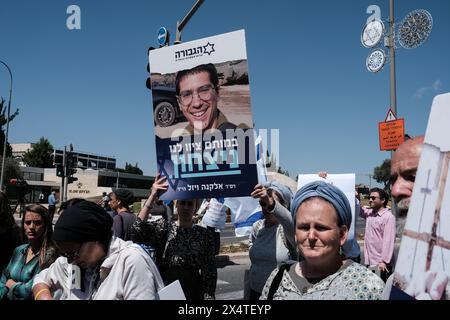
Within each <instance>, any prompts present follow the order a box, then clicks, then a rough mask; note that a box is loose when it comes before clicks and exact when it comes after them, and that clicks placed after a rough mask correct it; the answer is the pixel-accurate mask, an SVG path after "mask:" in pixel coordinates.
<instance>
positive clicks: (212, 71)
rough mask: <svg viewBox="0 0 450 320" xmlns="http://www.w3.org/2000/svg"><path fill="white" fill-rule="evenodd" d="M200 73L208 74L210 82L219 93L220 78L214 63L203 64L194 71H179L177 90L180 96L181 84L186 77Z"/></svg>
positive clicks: (176, 82) (176, 80) (193, 69)
mask: <svg viewBox="0 0 450 320" xmlns="http://www.w3.org/2000/svg"><path fill="white" fill-rule="evenodd" d="M200 72H207V73H208V74H209V81H210V82H211V83H212V85H213V86H214V88H215V90H216V92H219V76H218V75H217V69H216V67H215V66H214V65H213V64H212V63H208V64H201V65H198V66H196V67H194V68H192V69H187V70H181V71H178V73H177V77H176V79H175V88H176V91H177V95H179V94H180V82H181V80H183V79H184V78H185V77H187V76H189V75H193V74H197V73H200Z"/></svg>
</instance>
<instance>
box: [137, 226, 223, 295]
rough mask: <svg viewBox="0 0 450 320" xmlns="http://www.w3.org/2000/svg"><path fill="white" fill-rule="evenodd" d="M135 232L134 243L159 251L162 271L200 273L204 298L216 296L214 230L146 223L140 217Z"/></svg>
mask: <svg viewBox="0 0 450 320" xmlns="http://www.w3.org/2000/svg"><path fill="white" fill-rule="evenodd" d="M132 229H133V241H134V242H136V243H141V244H145V245H149V246H151V247H153V248H156V264H157V265H158V267H159V268H161V269H167V268H170V267H183V268H187V269H197V270H199V271H200V275H201V278H202V291H203V296H204V298H205V299H211V298H214V297H215V292H216V283H217V268H216V262H215V254H214V240H213V235H212V233H211V232H210V231H208V230H207V229H206V228H203V227H200V226H198V225H193V226H192V228H181V227H178V226H177V225H176V224H175V223H172V222H168V221H167V220H165V219H158V220H156V221H142V220H141V219H140V218H137V220H136V222H135V223H134V224H133V228H132Z"/></svg>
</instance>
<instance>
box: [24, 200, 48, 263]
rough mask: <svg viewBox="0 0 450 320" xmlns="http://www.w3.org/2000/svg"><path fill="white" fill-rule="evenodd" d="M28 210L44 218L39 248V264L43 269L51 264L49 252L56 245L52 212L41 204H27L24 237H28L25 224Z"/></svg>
mask: <svg viewBox="0 0 450 320" xmlns="http://www.w3.org/2000/svg"><path fill="white" fill-rule="evenodd" d="M27 212H32V213H36V214H38V215H40V216H41V218H42V220H43V221H44V228H45V230H44V234H43V236H42V239H41V245H40V249H39V266H40V267H41V269H44V268H45V267H48V266H49V264H48V262H49V261H47V252H48V251H49V249H50V248H52V250H53V248H54V247H55V246H54V243H53V240H52V236H53V227H52V217H51V216H50V213H49V212H48V210H47V208H45V207H44V206H41V205H40V204H31V205H29V206H27V207H26V208H25V214H24V215H23V217H22V232H23V233H24V234H23V239H26V235H25V228H24V224H25V217H26V215H27ZM51 262H53V261H51Z"/></svg>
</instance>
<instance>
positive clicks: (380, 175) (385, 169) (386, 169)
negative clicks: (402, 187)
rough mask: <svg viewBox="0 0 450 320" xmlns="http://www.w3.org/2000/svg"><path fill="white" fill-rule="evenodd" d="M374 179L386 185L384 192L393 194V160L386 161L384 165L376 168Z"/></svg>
mask: <svg viewBox="0 0 450 320" xmlns="http://www.w3.org/2000/svg"><path fill="white" fill-rule="evenodd" d="M373 178H374V179H375V180H376V181H377V182H378V183H382V184H383V185H384V190H386V191H387V192H388V193H389V194H390V193H391V184H390V178H391V160H390V159H386V160H384V161H383V163H382V164H381V165H380V166H378V167H375V169H374V170H373Z"/></svg>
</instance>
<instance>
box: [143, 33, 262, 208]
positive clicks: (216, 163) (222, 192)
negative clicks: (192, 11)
mask: <svg viewBox="0 0 450 320" xmlns="http://www.w3.org/2000/svg"><path fill="white" fill-rule="evenodd" d="M149 60H150V69H151V83H152V94H153V106H154V118H155V134H156V153H157V163H158V169H159V171H160V172H161V174H162V175H164V176H166V177H167V180H168V182H169V189H168V191H167V192H165V193H164V194H163V195H162V196H161V199H163V200H173V199H189V198H221V197H237V196H244V195H249V194H250V193H251V191H252V190H253V187H254V186H255V185H256V183H257V172H256V160H255V148H254V133H253V121H252V114H251V107H250V94H249V91H250V90H249V80H248V79H249V77H248V68H247V53H246V46H245V34H244V31H243V30H240V31H236V32H231V33H227V34H223V35H220V36H215V37H209V38H205V39H201V40H196V41H191V42H186V43H183V44H179V45H176V46H170V47H164V48H160V49H157V50H152V51H150V53H149Z"/></svg>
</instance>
